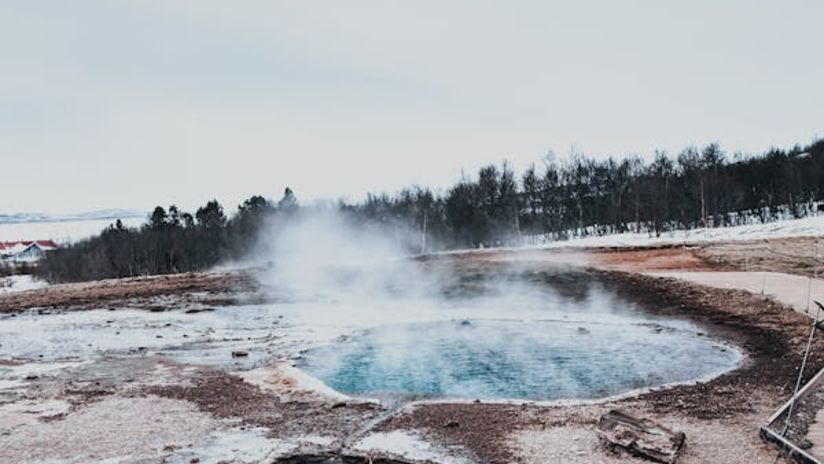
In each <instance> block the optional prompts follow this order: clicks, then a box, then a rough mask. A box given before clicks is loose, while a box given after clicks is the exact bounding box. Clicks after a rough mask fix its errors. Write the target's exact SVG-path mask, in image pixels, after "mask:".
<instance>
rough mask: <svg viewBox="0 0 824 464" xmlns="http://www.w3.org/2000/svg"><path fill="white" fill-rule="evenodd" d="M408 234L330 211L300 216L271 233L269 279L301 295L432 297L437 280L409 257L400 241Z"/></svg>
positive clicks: (372, 298)
mask: <svg viewBox="0 0 824 464" xmlns="http://www.w3.org/2000/svg"><path fill="white" fill-rule="evenodd" d="M407 233H408V232H407V231H401V230H383V229H380V228H377V227H374V226H368V225H363V224H354V223H352V222H351V221H350V220H347V219H346V218H345V217H343V216H342V215H340V214H338V213H335V212H332V211H319V212H313V213H308V214H306V213H304V214H301V215H299V216H297V217H295V218H293V220H291V221H289V222H288V224H286V225H285V226H284V227H283V228H282V229H281V230H279V231H278V232H276V233H273V234H272V236H274V237H275V240H274V242H273V244H272V245H271V246H270V248H269V252H270V253H271V262H272V263H273V268H272V271H271V272H270V273H269V276H268V277H269V278H268V279H267V282H266V283H267V284H269V285H270V286H271V288H272V289H274V290H276V291H279V292H286V293H288V294H289V295H290V296H292V297H293V298H297V299H307V298H309V299H313V298H320V299H328V300H334V301H340V300H346V301H353V300H362V301H364V302H365V303H366V302H375V301H378V300H385V299H387V298H399V297H402V298H413V297H414V298H421V297H425V296H429V295H431V292H432V291H433V288H434V287H435V284H436V281H437V279H436V278H435V277H434V276H433V275H432V274H431V273H430V274H427V273H425V272H423V271H422V269H420V267H419V266H417V265H416V264H415V263H414V262H413V261H412V260H410V259H408V258H406V256H407V255H408V252H407V251H406V250H404V249H403V248H401V247H400V246H399V242H400V240H401V239H402V237H403V236H405V235H407Z"/></svg>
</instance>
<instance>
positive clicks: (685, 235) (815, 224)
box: [539, 215, 824, 248]
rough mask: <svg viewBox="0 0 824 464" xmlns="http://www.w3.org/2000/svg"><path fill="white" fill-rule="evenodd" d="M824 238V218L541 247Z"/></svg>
mask: <svg viewBox="0 0 824 464" xmlns="http://www.w3.org/2000/svg"><path fill="white" fill-rule="evenodd" d="M803 236H824V215H820V216H811V217H806V218H802V219H787V220H781V221H775V222H769V223H767V224H753V225H745V226H735V227H717V228H711V229H692V230H679V231H673V232H666V233H663V234H661V236H660V237H656V236H655V235H653V234H649V233H646V232H643V233H624V234H612V235H604V236H601V237H597V236H592V237H584V238H575V239H571V240H566V241H556V242H550V243H546V244H542V245H539V246H541V247H544V248H564V247H581V248H584V247H626V246H651V245H678V244H687V245H689V244H696V243H704V242H723V241H729V240H759V239H765V238H779V237H803Z"/></svg>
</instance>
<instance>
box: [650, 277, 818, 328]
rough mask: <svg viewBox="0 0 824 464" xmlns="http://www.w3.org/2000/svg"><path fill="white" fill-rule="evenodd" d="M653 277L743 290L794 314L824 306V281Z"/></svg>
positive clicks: (775, 278)
mask: <svg viewBox="0 0 824 464" xmlns="http://www.w3.org/2000/svg"><path fill="white" fill-rule="evenodd" d="M647 274H648V275H651V276H656V277H670V278H676V279H681V280H686V281H689V282H693V283H696V284H700V285H706V286H709V287H714V288H723V289H740V290H746V291H748V292H750V293H753V294H756V295H765V296H768V297H771V298H775V299H776V300H778V301H780V302H781V303H783V304H785V305H787V306H789V307H791V308H793V309H795V310H796V311H799V312H802V313H805V314H809V315H810V316H811V317H813V316H814V315H815V312H816V305H815V303H814V302H815V301H820V302H822V303H824V280H822V279H811V278H809V277H804V276H799V275H792V274H783V273H778V272H680V271H667V272H648V273H647Z"/></svg>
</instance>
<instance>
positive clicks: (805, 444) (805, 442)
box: [798, 438, 813, 450]
mask: <svg viewBox="0 0 824 464" xmlns="http://www.w3.org/2000/svg"><path fill="white" fill-rule="evenodd" d="M798 447H799V448H801V449H803V450H808V449H810V448H812V447H813V442H811V441H810V440H807V439H806V438H805V439H803V440H801V443H799V444H798Z"/></svg>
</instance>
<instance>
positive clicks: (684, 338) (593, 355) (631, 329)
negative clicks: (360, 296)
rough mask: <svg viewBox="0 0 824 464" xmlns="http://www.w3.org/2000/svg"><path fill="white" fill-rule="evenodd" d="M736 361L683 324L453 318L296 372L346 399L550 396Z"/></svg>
mask: <svg viewBox="0 0 824 464" xmlns="http://www.w3.org/2000/svg"><path fill="white" fill-rule="evenodd" d="M740 358H741V354H740V352H739V351H738V350H737V349H735V348H732V347H730V346H727V345H725V344H722V343H719V342H717V341H715V340H712V339H710V338H708V337H706V336H703V335H702V334H701V333H700V331H699V330H698V329H697V327H695V326H692V325H691V324H685V323H683V322H677V323H675V322H674V323H672V324H668V323H666V321H664V322H663V323H662V322H661V321H660V320H657V321H656V322H649V321H646V320H644V319H643V318H638V317H628V318H627V319H626V320H622V319H620V318H611V319H609V320H607V321H606V322H594V321H588V322H570V321H568V320H496V319H460V320H447V321H438V322H423V323H414V324H400V325H388V326H382V327H377V328H374V329H371V330H368V331H365V332H363V333H361V334H359V335H358V336H355V337H353V338H350V339H349V340H347V341H345V342H340V343H335V344H332V345H328V346H323V347H320V348H317V349H314V350H312V351H310V352H308V353H307V354H306V356H305V357H304V359H303V361H302V364H301V367H302V368H303V369H304V370H306V371H307V372H309V373H310V374H312V375H314V376H316V377H318V378H320V379H321V380H323V381H324V382H326V383H327V384H328V385H329V386H331V387H332V388H334V389H336V390H338V391H340V392H343V393H348V394H356V395H366V396H368V395H369V394H374V395H376V396H379V395H398V394H400V395H405V394H414V395H431V396H434V397H448V398H466V399H474V398H479V399H505V398H509V399H530V400H557V399H592V398H602V397H607V396H611V395H615V394H620V393H624V392H628V391H631V390H635V389H639V388H649V387H655V386H660V385H664V384H668V383H673V382H686V381H690V380H696V379H701V378H705V377H708V376H712V375H717V374H719V373H722V372H724V371H726V370H729V369H731V368H732V367H734V366H735V365H736V364H737V362H738V361H739V360H740Z"/></svg>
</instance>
